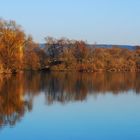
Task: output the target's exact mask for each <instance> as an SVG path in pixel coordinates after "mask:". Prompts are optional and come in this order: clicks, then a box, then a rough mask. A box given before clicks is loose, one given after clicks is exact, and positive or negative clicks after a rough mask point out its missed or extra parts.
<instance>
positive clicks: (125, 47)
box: [39, 43, 135, 50]
mask: <svg viewBox="0 0 140 140" xmlns="http://www.w3.org/2000/svg"><path fill="white" fill-rule="evenodd" d="M39 46H40V48H45V43H42V44H39ZM87 46H88V47H96V48H112V47H119V48H124V49H129V50H134V49H135V46H132V45H107V44H88V45H87Z"/></svg>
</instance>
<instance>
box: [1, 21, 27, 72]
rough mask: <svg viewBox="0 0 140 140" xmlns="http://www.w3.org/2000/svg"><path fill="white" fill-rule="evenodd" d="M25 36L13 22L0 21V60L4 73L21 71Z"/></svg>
mask: <svg viewBox="0 0 140 140" xmlns="http://www.w3.org/2000/svg"><path fill="white" fill-rule="evenodd" d="M24 43H25V34H24V32H23V31H22V30H21V28H20V26H18V25H17V24H16V23H15V22H14V21H6V20H2V19H0V60H1V62H2V66H3V69H4V72H5V73H11V72H16V71H17V70H20V69H22V67H23V65H22V60H23V52H24V51H23V50H24Z"/></svg>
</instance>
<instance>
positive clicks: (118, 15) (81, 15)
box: [0, 0, 140, 45]
mask: <svg viewBox="0 0 140 140" xmlns="http://www.w3.org/2000/svg"><path fill="white" fill-rule="evenodd" d="M139 7H140V1H139V0H0V17H1V18H4V19H13V20H15V21H16V22H17V23H18V24H20V25H22V27H23V29H24V30H25V32H26V33H28V34H31V35H32V36H33V37H34V39H35V41H38V42H44V37H46V36H54V37H56V38H59V37H68V38H71V39H83V40H87V41H88V42H89V43H95V42H96V43H98V44H134V45H138V44H140V8H139Z"/></svg>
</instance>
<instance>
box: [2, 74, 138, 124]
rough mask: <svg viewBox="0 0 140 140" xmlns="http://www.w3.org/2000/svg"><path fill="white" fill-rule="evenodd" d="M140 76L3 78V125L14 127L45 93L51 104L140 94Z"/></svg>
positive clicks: (37, 75) (27, 76)
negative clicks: (113, 95) (108, 94)
mask: <svg viewBox="0 0 140 140" xmlns="http://www.w3.org/2000/svg"><path fill="white" fill-rule="evenodd" d="M139 76H140V74H138V73H93V74H88V73H60V72H59V73H56V72H55V73H39V72H37V73H32V74H31V73H25V74H18V75H14V76H3V77H2V76H1V78H0V125H1V126H3V125H10V126H13V125H15V123H16V122H17V121H20V120H21V118H22V117H23V116H24V114H25V113H26V112H27V111H31V110H32V107H33V100H34V97H36V96H38V95H39V94H40V93H43V94H44V95H45V98H46V102H47V104H52V103H53V102H56V101H57V102H60V103H67V102H72V101H73V102H74V101H83V100H85V99H86V98H87V95H88V94H91V95H98V94H106V93H108V92H111V93H112V94H120V93H123V92H127V91H129V90H133V91H134V92H135V93H137V94H138V93H140V86H139V85H140V78H139Z"/></svg>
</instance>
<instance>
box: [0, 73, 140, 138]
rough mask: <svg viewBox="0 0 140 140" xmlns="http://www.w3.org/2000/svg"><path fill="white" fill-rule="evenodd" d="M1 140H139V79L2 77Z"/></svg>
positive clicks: (132, 76) (136, 76)
mask: <svg viewBox="0 0 140 140" xmlns="http://www.w3.org/2000/svg"><path fill="white" fill-rule="evenodd" d="M0 140H140V74H137V73H125V74H124V73H114V74H111V73H102V74H101V73H95V74H81V73H32V74H31V73H25V74H18V75H14V76H10V75H5V76H2V75H1V76H0Z"/></svg>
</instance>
